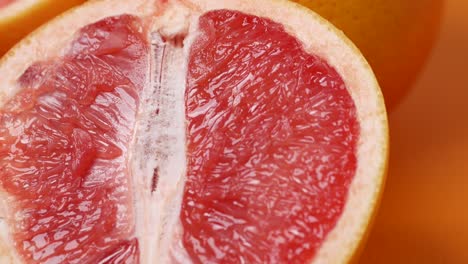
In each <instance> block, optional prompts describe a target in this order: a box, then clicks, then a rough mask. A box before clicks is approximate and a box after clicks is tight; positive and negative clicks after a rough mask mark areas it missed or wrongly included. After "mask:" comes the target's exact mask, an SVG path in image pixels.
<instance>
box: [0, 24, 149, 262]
mask: <svg viewBox="0 0 468 264" xmlns="http://www.w3.org/2000/svg"><path fill="white" fill-rule="evenodd" d="M139 31H141V25H139V23H138V20H136V19H135V18H132V17H129V16H122V17H118V18H110V19H106V20H103V21H101V22H98V23H96V24H93V25H91V26H88V27H85V28H83V29H82V30H81V31H80V32H79V33H78V37H77V39H76V40H75V41H73V43H72V45H71V50H70V51H69V52H68V53H67V54H66V55H65V56H64V57H63V58H61V59H58V60H53V61H48V62H47V63H40V62H39V63H36V64H34V65H33V66H31V67H30V68H29V69H28V70H26V72H25V73H24V74H23V75H22V76H21V77H20V79H19V85H21V86H22V87H24V88H25V89H23V90H22V91H21V92H20V93H19V94H17V95H16V96H15V97H14V98H13V100H10V101H9V102H8V103H7V104H6V105H5V106H4V108H3V110H2V112H1V114H0V122H1V123H0V138H1V140H0V141H1V143H2V148H1V152H2V159H1V160H0V166H1V167H2V168H3V170H2V172H0V183H1V186H2V187H3V189H4V190H5V191H6V192H7V193H9V194H10V195H12V198H14V200H15V202H14V203H15V206H14V208H12V209H13V210H14V211H15V213H16V214H17V215H18V217H17V218H16V219H15V225H14V228H13V232H12V235H13V238H14V240H15V241H17V243H18V244H17V248H18V251H19V253H20V255H22V256H24V258H25V260H27V261H35V262H40V263H42V262H44V263H47V262H55V263H64V262H66V263H84V262H85V261H86V262H87V263H96V262H97V261H98V260H99V259H101V258H105V257H107V256H108V255H112V254H114V253H113V251H115V249H114V247H116V246H118V245H119V244H120V243H121V240H126V239H127V238H129V237H131V234H132V232H133V223H132V221H133V220H132V218H133V213H132V212H133V209H132V193H131V191H130V190H131V186H130V183H129V177H128V170H129V169H128V165H127V163H126V160H127V156H128V153H127V148H128V145H129V143H130V141H131V139H132V130H133V127H134V124H135V119H136V110H137V107H138V103H139V99H138V93H139V91H141V90H142V86H143V81H144V80H143V78H144V75H145V66H144V64H146V61H147V53H146V52H145V51H146V50H147V44H146V40H145V38H144V36H141V34H139V33H138V32H139ZM90 42H92V44H93V45H92V46H90ZM103 172H105V173H103ZM19 242H20V243H19Z"/></svg>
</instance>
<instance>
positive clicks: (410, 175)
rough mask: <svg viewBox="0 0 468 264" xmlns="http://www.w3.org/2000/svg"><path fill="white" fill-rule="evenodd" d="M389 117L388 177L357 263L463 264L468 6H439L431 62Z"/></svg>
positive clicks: (466, 245)
mask: <svg viewBox="0 0 468 264" xmlns="http://www.w3.org/2000/svg"><path fill="white" fill-rule="evenodd" d="M408 1H411V0H408ZM402 59H405V58H402ZM389 118H390V128H391V154H390V169H389V175H388V178H387V185H386V189H385V193H384V196H383V200H382V205H381V208H380V211H379V213H378V215H377V218H376V221H375V225H374V228H373V230H372V232H371V235H370V237H369V241H368V244H367V246H366V248H365V249H364V252H363V255H362V257H361V261H360V263H363V264H367V263H373V264H374V263H468V0H447V1H446V7H445V10H444V17H443V21H442V28H441V32H440V37H439V40H438V42H437V43H436V45H435V48H434V51H433V53H432V56H431V57H430V58H429V60H428V64H427V65H426V68H425V69H424V71H423V73H422V75H421V77H420V79H419V81H418V82H417V83H416V85H415V86H414V87H413V89H412V90H411V92H410V94H409V95H408V97H407V98H406V99H405V100H404V101H403V103H402V104H401V105H400V106H399V107H398V108H397V109H395V110H394V111H393V112H392V113H391V114H390V117H389Z"/></svg>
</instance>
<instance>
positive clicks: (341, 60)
mask: <svg viewBox="0 0 468 264" xmlns="http://www.w3.org/2000/svg"><path fill="white" fill-rule="evenodd" d="M182 2H183V3H184V4H185V5H186V6H190V7H191V8H192V10H196V12H197V13H205V12H207V11H210V10H216V9H232V10H237V11H241V12H244V13H247V14H252V15H256V16H260V17H267V18H269V19H271V20H273V21H275V22H277V23H280V24H283V25H284V26H285V28H286V30H287V32H288V33H289V34H291V35H293V36H295V37H296V38H297V39H298V40H299V41H300V42H302V43H303V44H304V48H305V50H306V51H308V52H310V53H312V54H316V55H318V56H320V57H321V58H323V59H325V60H326V61H327V62H328V63H329V64H330V65H331V66H332V67H334V68H335V69H336V71H337V72H338V73H339V74H340V75H341V76H342V78H343V80H344V82H345V83H346V86H347V87H348V91H349V93H350V94H351V96H352V98H353V99H354V102H355V104H356V108H357V116H358V120H359V122H360V126H361V136H360V140H359V146H358V153H357V156H358V168H357V173H356V175H355V178H354V180H353V182H352V184H351V186H350V190H349V197H348V202H347V204H346V206H345V208H344V211H343V214H342V216H341V218H340V220H339V221H338V223H337V225H336V227H335V229H334V230H333V231H331V232H330V234H329V235H328V237H327V239H326V240H325V241H324V243H323V245H322V247H321V249H320V250H319V251H318V254H317V255H316V257H315V258H314V260H313V263H345V262H348V261H350V260H351V259H352V258H353V256H354V253H355V252H357V249H358V247H359V245H360V244H361V243H362V242H363V238H364V237H365V233H366V231H368V230H369V225H370V222H371V219H372V216H373V214H374V213H375V210H376V207H377V204H378V200H379V196H380V194H381V191H382V188H383V183H384V179H385V173H386V168H387V159H388V144H389V142H388V138H389V136H388V124H387V118H386V111H385V105H384V101H383V97H382V94H381V92H380V89H379V86H378V83H377V81H376V78H375V77H374V75H373V73H372V70H371V68H370V66H369V64H368V63H367V62H366V60H365V59H364V57H363V56H362V55H361V53H360V52H359V50H358V49H357V48H356V47H355V46H354V45H353V44H352V43H351V42H350V41H349V40H348V39H347V38H346V36H345V35H344V34H343V33H342V32H341V31H339V30H337V29H336V28H335V27H333V26H332V25H331V24H330V23H328V22H327V21H325V20H324V19H322V18H321V17H320V16H318V15H317V14H315V13H314V12H312V11H310V10H308V9H306V8H304V7H302V6H300V5H298V4H292V3H290V2H289V1H286V0H274V1H267V0H262V1H249V0H237V1H226V2H222V1H215V0H200V1H196V3H195V1H188V0H184V1H179V3H182ZM155 7H156V5H155V4H154V1H125V2H122V3H121V4H119V5H115V3H114V1H112V0H96V1H90V2H88V3H86V4H85V5H82V6H80V7H77V8H75V9H73V10H70V11H68V12H67V13H66V14H63V15H61V16H60V17H58V18H56V19H54V20H52V21H51V22H49V23H48V24H46V25H45V26H43V27H41V28H40V29H39V30H37V31H35V32H34V33H32V34H31V35H29V36H28V37H27V38H26V39H24V40H23V41H21V42H20V43H19V44H18V45H17V46H15V47H14V48H13V49H12V50H11V51H10V52H9V53H7V55H6V56H5V57H4V58H3V59H2V60H0V74H1V76H4V77H3V78H2V79H1V80H0V87H2V89H1V90H0V106H1V105H3V104H4V103H5V101H6V100H8V99H9V98H11V97H12V96H13V95H14V94H15V93H16V92H17V91H18V89H19V88H18V86H17V85H16V81H17V79H18V78H19V77H20V76H21V74H22V73H23V72H24V71H25V70H26V69H27V67H28V66H30V64H31V62H33V61H41V60H47V59H50V58H54V57H57V56H61V55H63V54H64V52H65V51H64V50H63V47H66V46H67V45H66V44H67V43H69V42H70V41H71V39H72V37H73V34H74V33H75V32H76V31H78V30H79V29H80V28H82V27H84V26H85V25H87V24H90V23H93V22H96V21H98V20H100V19H102V18H105V17H109V16H114V15H120V14H123V13H127V14H133V15H138V16H140V17H150V16H151V15H152V14H154V12H155V11H156V10H155V9H154V8H155ZM304 24H307V25H308V26H307V27H304ZM50 36H54V42H53V44H52V43H51V41H50ZM318 36H319V37H318ZM1 235H2V240H0V249H1V250H0V252H12V251H7V250H3V249H9V248H11V244H12V243H11V242H8V241H10V240H9V238H8V236H5V232H2V234H1ZM11 254H13V253H11ZM2 257H7V256H2ZM11 257H13V255H12V256H11ZM12 261H13V258H12ZM2 263H3V262H2ZM5 263H7V261H6V262H5Z"/></svg>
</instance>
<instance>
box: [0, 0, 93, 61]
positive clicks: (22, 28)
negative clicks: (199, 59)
mask: <svg viewBox="0 0 468 264" xmlns="http://www.w3.org/2000/svg"><path fill="white" fill-rule="evenodd" d="M84 1H86V0H66V1H63V0H0V57H1V56H2V55H4V54H5V53H6V52H7V51H8V50H9V49H10V48H11V47H13V45H15V44H16V43H17V42H18V41H20V40H21V39H22V38H24V36H26V35H27V34H29V33H31V31H33V30H34V29H36V28H37V27H39V26H40V25H41V24H43V23H45V22H46V21H48V20H50V19H51V18H53V17H55V16H56V15H58V14H60V13H62V12H64V11H65V10H67V9H69V8H71V7H73V6H76V5H79V4H81V3H83V2H84Z"/></svg>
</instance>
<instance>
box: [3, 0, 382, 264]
mask: <svg viewBox="0 0 468 264" xmlns="http://www.w3.org/2000/svg"><path fill="white" fill-rule="evenodd" d="M260 2H261V1H260ZM265 3H266V2H264V3H263V4H262V3H252V2H251V1H244V0H235V1H232V2H226V3H224V2H219V1H212V0H198V1H188V0H187V1H175V0H174V1H144V0H139V1H122V3H121V5H116V4H115V2H114V1H110V0H103V1H96V2H91V3H89V4H87V5H85V6H84V7H81V8H79V9H77V10H76V11H72V12H71V13H70V14H69V15H66V16H64V17H62V18H59V19H58V20H56V22H52V23H51V24H50V25H48V26H46V27H45V28H44V29H43V31H42V32H41V31H40V32H38V33H36V34H37V35H33V36H32V37H31V40H30V41H29V42H24V43H23V44H20V46H18V48H16V50H14V53H12V55H10V56H7V57H6V59H5V61H3V62H0V75H3V76H6V78H4V79H3V80H0V87H1V86H2V85H3V86H5V88H1V89H0V167H1V168H2V170H0V187H1V192H0V194H1V196H0V198H1V199H0V200H4V201H7V202H8V204H7V205H6V206H5V208H0V209H2V210H0V213H2V214H3V216H4V217H5V219H6V220H5V221H2V220H1V219H0V260H2V258H6V257H8V261H10V262H23V263H48V264H52V263H116V264H117V263H126V264H131V263H308V262H318V263H324V262H325V263H335V262H343V261H346V260H348V259H349V258H350V256H351V255H352V254H353V253H354V251H355V250H356V247H357V245H358V244H359V242H360V240H361V239H362V237H363V236H364V234H363V233H364V231H365V229H366V228H365V227H366V225H368V222H369V218H370V216H371V213H372V211H373V207H374V206H375V201H376V199H377V195H378V193H379V190H380V184H381V181H382V177H383V171H384V167H385V158H386V152H385V149H386V144H387V141H386V134H385V131H386V124H385V122H386V119H385V113H384V111H383V110H382V109H383V108H382V107H383V100H382V98H381V95H380V93H379V90H378V86H377V84H376V82H375V78H374V77H373V75H372V73H371V71H370V70H369V68H368V66H367V64H366V63H365V62H364V61H363V59H362V56H361V55H360V54H359V53H358V52H357V51H356V50H355V49H354V48H353V47H352V46H351V45H350V44H349V43H348V42H347V40H346V39H344V37H343V36H341V35H339V34H337V33H336V32H335V30H334V29H333V28H331V27H330V25H328V24H326V23H325V22H323V21H322V20H321V19H320V18H318V17H316V16H315V15H313V14H311V13H309V12H308V11H306V10H305V9H302V8H301V7H299V6H296V5H292V4H291V3H289V2H282V1H278V2H276V1H273V2H272V3H271V6H270V5H266V4H265ZM279 14H281V15H279ZM305 20H307V21H308V22H309V23H307V24H309V25H314V26H313V28H312V29H300V28H297V27H296V26H297V23H302V21H305ZM291 21H292V22H291ZM60 30H62V31H60ZM59 33H62V34H59ZM315 33H316V34H315ZM51 34H52V35H53V34H57V36H56V37H55V38H52V39H51V41H46V40H47V38H48V36H51ZM45 41H46V42H45ZM44 43H49V44H44ZM48 45H50V46H48ZM63 47H65V48H63ZM18 69H21V72H22V73H20V74H17V75H15V73H13V71H14V70H18ZM13 75H15V76H13ZM5 225H6V227H7V229H6V230H8V233H5V232H3V231H2V230H3V227H4V226H5ZM5 241H6V242H5ZM6 248H8V249H12V250H10V253H7V251H6V250H4V249H6Z"/></svg>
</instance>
